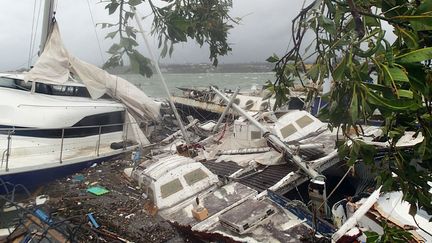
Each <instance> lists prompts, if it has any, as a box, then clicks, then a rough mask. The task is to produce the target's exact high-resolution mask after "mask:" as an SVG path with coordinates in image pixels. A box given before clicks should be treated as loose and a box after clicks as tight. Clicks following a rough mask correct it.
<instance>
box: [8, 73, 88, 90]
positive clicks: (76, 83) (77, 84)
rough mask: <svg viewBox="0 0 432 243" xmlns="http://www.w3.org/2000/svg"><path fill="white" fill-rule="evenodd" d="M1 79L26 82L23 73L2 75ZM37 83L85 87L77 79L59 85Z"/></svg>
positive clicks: (46, 82)
mask: <svg viewBox="0 0 432 243" xmlns="http://www.w3.org/2000/svg"><path fill="white" fill-rule="evenodd" d="M0 77H2V78H13V79H20V80H24V74H23V73H0ZM36 82H37V83H44V84H54V85H61V86H76V87H85V85H84V84H82V83H80V82H79V81H77V80H75V79H71V78H70V79H69V80H68V81H67V82H66V83H63V84H58V83H54V82H49V81H46V80H36Z"/></svg>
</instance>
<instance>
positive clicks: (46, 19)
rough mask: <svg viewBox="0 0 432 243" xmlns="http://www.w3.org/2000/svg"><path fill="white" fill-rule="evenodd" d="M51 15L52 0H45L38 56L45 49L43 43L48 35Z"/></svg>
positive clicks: (52, 9) (52, 8)
mask: <svg viewBox="0 0 432 243" xmlns="http://www.w3.org/2000/svg"><path fill="white" fill-rule="evenodd" d="M53 15H54V0H45V6H44V13H43V19H42V33H41V42H40V46H39V56H40V55H41V54H42V52H43V50H44V49H45V44H46V42H47V39H48V36H49V35H50V30H51V26H52V18H53Z"/></svg>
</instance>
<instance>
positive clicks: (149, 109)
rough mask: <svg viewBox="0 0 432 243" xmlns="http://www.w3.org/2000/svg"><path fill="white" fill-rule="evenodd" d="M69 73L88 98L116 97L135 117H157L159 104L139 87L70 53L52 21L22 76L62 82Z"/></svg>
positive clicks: (153, 118)
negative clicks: (35, 57)
mask: <svg viewBox="0 0 432 243" xmlns="http://www.w3.org/2000/svg"><path fill="white" fill-rule="evenodd" d="M70 73H73V74H74V75H76V76H78V77H79V79H80V80H81V81H82V82H83V84H84V85H85V86H86V88H87V89H88V91H89V93H90V96H91V97H92V99H98V98H100V97H101V96H102V95H104V94H105V93H107V94H109V95H110V96H112V97H113V98H116V99H119V100H120V101H121V102H122V103H123V104H125V105H126V106H127V107H128V109H129V111H130V112H132V113H133V114H134V115H136V116H138V118H139V119H142V120H157V119H158V117H159V110H160V104H159V103H156V102H155V101H154V100H152V99H150V98H149V97H148V96H147V95H146V94H145V93H144V92H143V91H142V90H140V89H139V88H137V87H136V86H135V85H133V84H131V83H130V82H128V81H126V80H125V79H123V78H121V77H118V76H115V75H111V74H109V73H108V72H106V71H105V70H102V69H100V68H98V67H96V66H94V65H92V64H90V63H86V62H84V61H82V60H80V59H78V58H76V57H74V56H72V55H70V54H69V53H68V51H67V50H66V48H65V47H64V45H63V42H62V40H61V36H60V31H59V28H58V25H57V23H54V25H53V30H52V32H51V34H50V36H49V38H48V41H47V43H46V45H45V49H44V51H43V53H42V55H41V56H40V57H39V59H38V60H37V62H36V63H35V65H34V67H33V68H32V69H31V70H30V71H29V72H27V73H25V76H24V79H25V81H28V80H35V81H38V82H47V83H54V84H64V83H66V82H67V81H68V80H69V74H70Z"/></svg>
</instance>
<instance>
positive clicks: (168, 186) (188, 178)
mask: <svg viewBox="0 0 432 243" xmlns="http://www.w3.org/2000/svg"><path fill="white" fill-rule="evenodd" d="M178 157H179V156H174V157H172V159H174V160H179V158H178ZM186 160H189V159H186V158H185V161H186ZM163 167H165V168H166V169H164V168H163ZM155 169H156V168H155ZM155 169H153V171H152V170H148V169H147V170H146V171H145V172H144V173H146V174H147V175H146V176H147V177H148V176H151V175H149V174H154V175H153V176H151V177H152V178H153V181H151V182H150V183H149V184H147V185H145V187H146V191H147V196H148V197H149V199H150V200H151V201H152V202H153V203H154V204H155V205H156V206H157V207H158V208H159V209H163V208H166V207H171V206H173V205H175V204H177V203H179V202H181V201H183V200H185V199H187V198H190V197H193V196H196V195H197V194H199V193H200V192H202V191H203V190H206V189H208V188H210V187H211V186H213V185H214V184H215V183H217V182H218V181H219V180H218V178H217V176H216V175H215V174H213V173H212V172H211V171H210V170H209V169H207V168H206V167H205V166H204V165H202V164H201V163H199V162H186V163H179V164H177V166H175V167H172V166H171V165H170V163H169V160H168V161H164V162H163V163H162V164H160V165H159V166H158V168H157V170H158V172H160V171H164V173H160V174H159V173H158V172H156V170H155ZM155 175H157V176H155ZM144 181H146V180H145V179H144V178H142V182H144Z"/></svg>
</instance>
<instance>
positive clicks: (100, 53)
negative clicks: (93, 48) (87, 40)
mask: <svg viewBox="0 0 432 243" xmlns="http://www.w3.org/2000/svg"><path fill="white" fill-rule="evenodd" d="M87 7H88V10H89V12H90V18H91V21H92V23H93V27H94V28H93V31H94V34H95V36H96V40H97V44H98V47H99V55H100V57H101V61H102V63H104V62H105V59H104V57H103V54H102V53H103V52H102V47H101V44H100V40H99V36H98V34H97V31H96V24H95V21H94V18H93V13H92V11H91V7H90V2H89V0H87Z"/></svg>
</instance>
